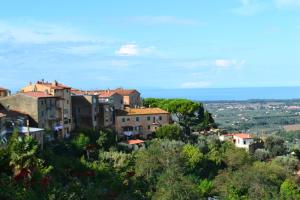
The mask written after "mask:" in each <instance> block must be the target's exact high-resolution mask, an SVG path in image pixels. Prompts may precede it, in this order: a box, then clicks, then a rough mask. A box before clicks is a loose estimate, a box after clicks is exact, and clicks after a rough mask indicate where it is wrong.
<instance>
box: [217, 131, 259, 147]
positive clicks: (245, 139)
mask: <svg viewBox="0 0 300 200" xmlns="http://www.w3.org/2000/svg"><path fill="white" fill-rule="evenodd" d="M219 139H220V140H221V141H231V142H233V144H234V145H235V146H236V147H238V148H243V149H246V150H249V147H250V146H251V145H252V144H253V143H254V138H253V137H252V136H251V135H250V134H248V133H232V134H226V135H220V136H219Z"/></svg>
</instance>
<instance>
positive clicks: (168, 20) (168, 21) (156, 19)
mask: <svg viewBox="0 0 300 200" xmlns="http://www.w3.org/2000/svg"><path fill="white" fill-rule="evenodd" d="M123 21H124V22H125V23H139V24H143V25H197V24H199V22H198V21H196V20H193V19H188V18H179V17H175V16H135V17H128V18H125V19H123Z"/></svg>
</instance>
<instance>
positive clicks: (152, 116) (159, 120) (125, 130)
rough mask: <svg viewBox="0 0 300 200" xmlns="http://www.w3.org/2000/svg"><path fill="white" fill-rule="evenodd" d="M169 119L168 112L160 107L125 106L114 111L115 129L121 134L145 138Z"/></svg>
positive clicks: (168, 121) (167, 122)
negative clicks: (123, 108)
mask: <svg viewBox="0 0 300 200" xmlns="http://www.w3.org/2000/svg"><path fill="white" fill-rule="evenodd" d="M170 120H171V116H170V113H169V112H167V111H165V110H162V109H160V108H126V109H125V110H117V111H116V120H115V129H116V131H117V132H118V134H119V135H121V136H133V135H140V136H142V137H144V138H146V137H147V136H148V135H149V134H152V133H153V132H155V131H156V129H157V128H159V127H161V126H162V125H165V124H169V123H170Z"/></svg>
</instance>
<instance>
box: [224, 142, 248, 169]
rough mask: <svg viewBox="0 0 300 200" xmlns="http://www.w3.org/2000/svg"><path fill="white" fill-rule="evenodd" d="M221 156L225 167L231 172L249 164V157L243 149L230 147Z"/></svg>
mask: <svg viewBox="0 0 300 200" xmlns="http://www.w3.org/2000/svg"><path fill="white" fill-rule="evenodd" d="M223 156H224V161H225V163H226V165H227V166H228V167H229V168H230V169H232V170H237V169H240V168H241V167H242V166H244V165H248V164H251V157H250V156H249V154H248V153H247V152H246V151H245V150H244V149H240V148H235V147H233V146H232V147H230V148H229V149H227V150H226V151H225V153H224V155H223Z"/></svg>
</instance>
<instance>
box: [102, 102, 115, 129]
mask: <svg viewBox="0 0 300 200" xmlns="http://www.w3.org/2000/svg"><path fill="white" fill-rule="evenodd" d="M99 114H100V127H101V128H114V123H115V109H114V106H113V104H111V103H107V102H99Z"/></svg>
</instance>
